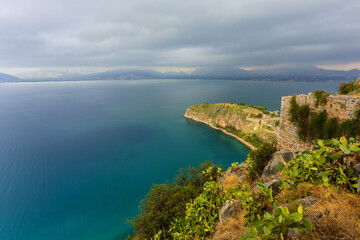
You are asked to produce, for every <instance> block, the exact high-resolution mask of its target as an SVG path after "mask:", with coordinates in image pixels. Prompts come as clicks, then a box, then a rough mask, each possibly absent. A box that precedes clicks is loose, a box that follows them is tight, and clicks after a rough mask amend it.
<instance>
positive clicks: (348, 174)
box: [281, 137, 360, 191]
mask: <svg viewBox="0 0 360 240" xmlns="http://www.w3.org/2000/svg"><path fill="white" fill-rule="evenodd" d="M318 144H319V149H317V150H315V151H312V152H308V151H304V152H302V153H301V154H298V155H297V156H296V157H294V158H293V159H291V161H290V162H288V163H285V167H284V169H283V170H282V173H281V174H282V175H283V182H284V186H286V187H296V186H297V185H298V184H300V183H304V182H307V183H311V184H316V183H321V184H324V185H325V186H328V185H329V184H334V185H337V186H342V187H347V188H348V189H350V190H351V191H356V188H357V183H356V182H355V181H356V180H357V178H356V177H355V175H354V171H353V169H352V168H351V167H347V166H346V160H345V159H346V157H347V156H352V157H353V156H354V155H356V157H359V153H360V147H359V144H356V143H355V140H354V139H353V138H350V139H349V142H348V141H347V139H346V138H344V137H342V138H340V140H338V139H332V140H325V141H323V140H318Z"/></svg>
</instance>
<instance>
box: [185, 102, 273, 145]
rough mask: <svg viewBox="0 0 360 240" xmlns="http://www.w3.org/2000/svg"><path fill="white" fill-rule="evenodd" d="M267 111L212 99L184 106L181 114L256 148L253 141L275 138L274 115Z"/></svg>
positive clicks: (255, 142) (255, 143)
mask: <svg viewBox="0 0 360 240" xmlns="http://www.w3.org/2000/svg"><path fill="white" fill-rule="evenodd" d="M265 111H267V110H265ZM267 112H268V111H267ZM270 114H271V113H270V112H268V113H267V114H265V113H264V112H263V111H261V110H259V109H257V108H254V107H249V106H247V105H238V104H234V103H216V104H197V105H193V106H191V107H190V108H188V109H187V110H186V112H185V115H184V117H186V118H188V119H192V120H194V121H197V122H201V123H204V124H206V125H208V126H210V127H212V128H214V129H217V130H220V131H222V132H223V133H225V134H227V135H230V136H232V137H234V138H236V139H237V140H238V141H240V142H241V143H243V144H244V145H246V146H248V147H249V148H250V149H256V148H257V143H258V142H257V141H273V140H275V139H276V138H277V127H276V126H275V121H276V120H278V117H276V116H274V115H273V116H271V115H270ZM255 140H256V141H255Z"/></svg>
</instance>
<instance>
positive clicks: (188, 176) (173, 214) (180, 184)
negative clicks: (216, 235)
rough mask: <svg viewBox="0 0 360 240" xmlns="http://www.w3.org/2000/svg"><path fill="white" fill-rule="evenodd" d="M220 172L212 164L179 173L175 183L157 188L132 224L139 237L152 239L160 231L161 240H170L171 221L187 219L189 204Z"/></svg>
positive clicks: (207, 163)
mask: <svg viewBox="0 0 360 240" xmlns="http://www.w3.org/2000/svg"><path fill="white" fill-rule="evenodd" d="M219 176H220V171H219V168H218V167H216V166H215V165H213V164H212V163H210V162H205V163H203V164H201V165H200V166H199V167H197V168H194V167H189V168H186V169H180V170H179V174H178V175H177V176H176V178H175V179H174V182H173V183H165V184H155V185H153V186H152V187H151V189H150V191H149V192H148V194H147V195H146V196H145V199H143V200H142V201H141V202H140V206H139V209H140V214H139V215H138V216H137V217H136V218H134V219H132V220H131V221H130V222H131V224H132V226H133V227H134V232H135V234H136V235H138V236H140V238H141V239H151V238H152V237H153V236H154V235H155V234H157V233H158V232H159V231H162V234H161V235H160V238H161V239H168V238H169V237H170V234H169V233H168V229H169V227H170V226H171V221H172V220H174V219H176V218H181V217H183V216H184V215H185V210H186V204H187V203H188V202H190V201H191V200H192V199H195V198H196V197H197V196H198V195H199V194H201V192H202V190H203V186H204V184H205V182H206V181H209V180H213V181H216V180H217V178H218V177H219Z"/></svg>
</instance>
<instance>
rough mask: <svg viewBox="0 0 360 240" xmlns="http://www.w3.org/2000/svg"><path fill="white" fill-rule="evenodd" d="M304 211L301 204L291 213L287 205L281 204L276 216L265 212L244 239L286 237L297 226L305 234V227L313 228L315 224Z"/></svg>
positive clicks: (257, 239)
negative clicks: (306, 216) (307, 217)
mask: <svg viewBox="0 0 360 240" xmlns="http://www.w3.org/2000/svg"><path fill="white" fill-rule="evenodd" d="M303 212H304V211H303V207H302V206H301V205H300V206H299V207H298V210H297V211H296V212H294V213H290V212H289V209H288V208H287V207H281V206H280V207H278V208H276V209H275V212H274V216H271V215H270V213H268V212H267V213H265V215H264V217H263V220H262V221H260V222H259V223H258V224H257V225H255V226H254V227H253V228H252V229H251V232H250V233H249V234H247V235H245V236H243V237H242V239H256V240H260V239H274V240H275V239H286V237H287V234H288V232H289V229H290V228H297V229H298V232H299V233H300V234H302V235H305V234H306V231H305V228H308V229H312V228H313V225H312V224H311V222H310V221H309V220H307V219H305V218H304V217H303Z"/></svg>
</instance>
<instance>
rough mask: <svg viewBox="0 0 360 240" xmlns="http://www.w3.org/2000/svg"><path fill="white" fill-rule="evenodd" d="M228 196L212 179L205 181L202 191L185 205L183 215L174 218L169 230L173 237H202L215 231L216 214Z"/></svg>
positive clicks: (206, 236) (209, 235)
mask: <svg viewBox="0 0 360 240" xmlns="http://www.w3.org/2000/svg"><path fill="white" fill-rule="evenodd" d="M227 199H229V196H228V195H226V194H225V192H224V191H223V189H222V186H221V185H220V184H219V183H216V182H214V181H209V182H207V183H205V186H204V191H203V193H201V194H200V195H199V196H198V197H197V198H196V199H195V200H194V201H193V202H191V203H189V204H188V205H187V207H186V212H185V216H184V217H182V218H179V219H175V220H174V222H173V224H172V228H171V230H170V232H171V235H172V237H173V238H174V239H189V237H190V236H191V237H192V238H196V239H204V238H208V237H211V236H212V235H213V234H214V231H215V223H216V221H217V220H218V214H219V211H220V209H221V207H222V206H223V204H224V203H225V201H226V200H227Z"/></svg>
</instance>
